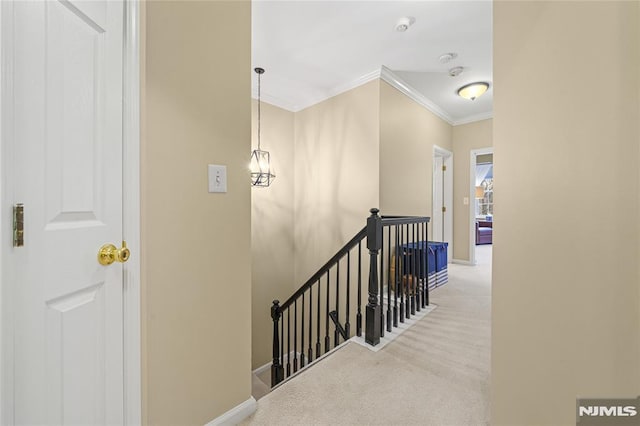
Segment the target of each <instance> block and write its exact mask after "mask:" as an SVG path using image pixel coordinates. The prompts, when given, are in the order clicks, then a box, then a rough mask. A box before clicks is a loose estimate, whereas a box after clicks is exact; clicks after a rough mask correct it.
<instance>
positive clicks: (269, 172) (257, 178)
mask: <svg viewBox="0 0 640 426" xmlns="http://www.w3.org/2000/svg"><path fill="white" fill-rule="evenodd" d="M254 71H255V72H256V74H258V149H254V150H253V151H252V152H251V164H250V165H249V168H250V169H251V186H269V185H271V183H272V182H273V180H274V179H275V178H276V175H275V174H274V173H273V168H272V167H271V155H270V154H269V151H263V150H261V149H260V76H261V75H262V74H264V68H255V69H254Z"/></svg>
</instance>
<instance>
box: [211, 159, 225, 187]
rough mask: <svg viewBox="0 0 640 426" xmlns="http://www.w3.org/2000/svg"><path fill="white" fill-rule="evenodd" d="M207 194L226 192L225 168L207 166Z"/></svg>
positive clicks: (214, 165)
mask: <svg viewBox="0 0 640 426" xmlns="http://www.w3.org/2000/svg"><path fill="white" fill-rule="evenodd" d="M209 192H227V166H220V165H218V164H209Z"/></svg>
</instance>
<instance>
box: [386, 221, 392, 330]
mask: <svg viewBox="0 0 640 426" xmlns="http://www.w3.org/2000/svg"><path fill="white" fill-rule="evenodd" d="M387 230H388V231H387V331H388V332H389V333H391V321H392V318H391V226H387Z"/></svg>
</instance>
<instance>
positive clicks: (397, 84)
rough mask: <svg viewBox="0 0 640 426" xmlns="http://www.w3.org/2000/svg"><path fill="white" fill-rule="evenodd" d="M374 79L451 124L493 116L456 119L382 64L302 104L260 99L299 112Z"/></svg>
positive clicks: (470, 121) (274, 98)
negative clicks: (378, 67)
mask: <svg viewBox="0 0 640 426" xmlns="http://www.w3.org/2000/svg"><path fill="white" fill-rule="evenodd" d="M376 79H380V80H382V81H385V82H386V83H388V84H389V85H391V86H392V87H394V88H395V89H397V90H398V91H400V92H401V93H402V94H404V95H405V96H407V97H409V98H410V99H412V100H413V101H414V102H416V103H417V104H418V105H420V106H422V107H424V108H426V109H427V110H429V111H431V112H432V113H433V114H435V115H436V116H437V117H440V118H441V119H442V120H444V121H446V122H447V123H449V124H450V125H452V126H459V125H461V124H469V123H473V122H476V121H482V120H486V119H489V118H493V112H492V111H491V112H486V113H481V114H476V115H472V116H469V117H464V118H461V119H459V120H456V119H454V118H453V117H452V116H451V115H449V114H448V113H447V112H446V111H445V110H443V109H442V108H440V107H439V106H438V105H436V104H435V103H434V102H433V101H431V100H430V99H429V98H427V97H426V96H424V95H423V94H422V93H420V92H418V91H417V90H416V89H415V88H414V87H413V86H411V85H410V84H409V83H407V82H406V81H405V80H403V79H402V78H401V77H400V76H398V75H397V74H396V73H394V72H393V71H391V70H390V69H389V68H387V67H385V66H384V65H382V66H381V67H380V69H377V70H373V71H371V72H368V73H367V74H364V75H363V76H360V77H358V78H356V79H355V80H352V81H350V82H348V83H346V84H341V85H339V86H336V87H334V88H333V89H330V90H327V91H326V92H325V93H324V94H322V95H320V96H315V97H311V98H308V99H307V100H305V102H303V103H302V104H293V103H291V102H288V101H286V100H284V99H281V98H278V97H276V96H272V95H270V94H269V93H268V92H265V91H264V90H263V92H262V94H261V100H262V101H264V102H266V103H268V104H271V105H274V106H276V107H278V108H282V109H285V110H287V111H290V112H299V111H302V110H303V109H306V108H309V107H311V106H313V105H316V104H319V103H320V102H324V101H326V100H327V99H330V98H332V97H334V96H337V95H340V94H342V93H345V92H348V91H349V90H353V89H355V88H357V87H360V86H362V85H364V84H367V83H369V82H370V81H373V80H376ZM252 97H253V99H257V93H252Z"/></svg>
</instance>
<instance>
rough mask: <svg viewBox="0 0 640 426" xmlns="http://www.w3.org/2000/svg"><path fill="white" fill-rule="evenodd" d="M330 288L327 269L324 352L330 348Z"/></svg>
mask: <svg viewBox="0 0 640 426" xmlns="http://www.w3.org/2000/svg"><path fill="white" fill-rule="evenodd" d="M330 288H331V277H330V276H329V271H327V304H326V308H327V309H326V312H325V321H326V322H325V329H324V353H325V354H326V353H327V352H329V349H331V340H330V339H329V289H330Z"/></svg>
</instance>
